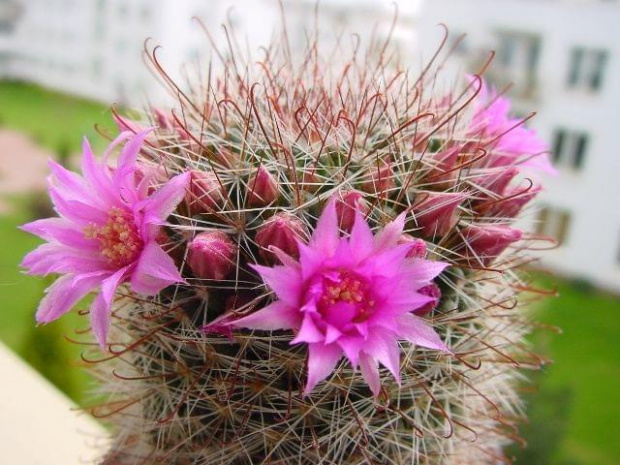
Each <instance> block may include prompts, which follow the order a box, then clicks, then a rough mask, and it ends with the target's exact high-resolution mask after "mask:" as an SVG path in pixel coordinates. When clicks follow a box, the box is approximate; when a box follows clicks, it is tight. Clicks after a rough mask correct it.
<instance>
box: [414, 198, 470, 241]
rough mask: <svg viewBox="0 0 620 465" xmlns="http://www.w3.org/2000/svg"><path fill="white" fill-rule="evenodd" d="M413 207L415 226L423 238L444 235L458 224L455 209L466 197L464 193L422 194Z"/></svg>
mask: <svg viewBox="0 0 620 465" xmlns="http://www.w3.org/2000/svg"><path fill="white" fill-rule="evenodd" d="M421 197H422V200H421V201H420V202H418V203H417V204H416V205H414V206H413V209H412V210H413V214H414V218H415V221H416V224H417V225H418V226H419V227H421V228H422V231H421V232H422V235H423V236H425V237H429V236H436V237H441V236H444V235H446V234H447V233H448V232H449V231H450V230H451V229H452V228H453V227H454V225H455V224H456V223H457V222H458V214H457V210H456V209H457V207H458V206H459V205H460V204H461V202H463V200H465V198H466V197H467V195H466V194H464V193H454V194H451V193H438V192H424V193H422V194H421Z"/></svg>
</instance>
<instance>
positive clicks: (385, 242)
mask: <svg viewBox="0 0 620 465" xmlns="http://www.w3.org/2000/svg"><path fill="white" fill-rule="evenodd" d="M406 215H407V212H403V213H401V214H400V215H398V216H397V217H396V219H395V220H394V221H391V222H390V223H388V224H387V225H385V227H384V228H383V230H382V231H381V232H380V233H379V234H377V235H376V236H375V251H376V252H380V251H382V250H385V249H388V248H390V247H393V246H395V245H396V244H397V242H398V239H399V238H400V236H401V234H402V233H403V229H404V228H405V218H406Z"/></svg>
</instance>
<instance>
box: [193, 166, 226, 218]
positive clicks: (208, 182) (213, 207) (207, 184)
mask: <svg viewBox="0 0 620 465" xmlns="http://www.w3.org/2000/svg"><path fill="white" fill-rule="evenodd" d="M185 202H186V203H187V205H188V206H189V209H190V213H191V214H196V213H212V212H214V211H217V210H219V207H221V206H222V204H223V203H224V196H223V195H222V186H221V185H220V182H219V181H218V179H217V177H216V176H215V174H214V173H212V172H211V171H195V170H192V171H190V183H189V189H188V191H187V194H186V195H185Z"/></svg>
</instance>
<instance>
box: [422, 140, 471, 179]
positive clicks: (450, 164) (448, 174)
mask: <svg viewBox="0 0 620 465" xmlns="http://www.w3.org/2000/svg"><path fill="white" fill-rule="evenodd" d="M462 149H463V147H461V146H460V145H455V146H453V147H450V148H446V149H445V150H443V151H441V152H438V153H435V154H433V160H434V162H435V166H434V167H432V168H431V169H430V170H429V171H428V173H427V175H426V180H428V182H429V183H432V184H433V185H434V186H437V187H441V188H448V187H450V185H453V184H454V181H455V180H456V178H457V176H458V170H454V171H452V170H453V168H454V167H455V166H456V163H457V161H458V158H459V155H460V153H461V151H462Z"/></svg>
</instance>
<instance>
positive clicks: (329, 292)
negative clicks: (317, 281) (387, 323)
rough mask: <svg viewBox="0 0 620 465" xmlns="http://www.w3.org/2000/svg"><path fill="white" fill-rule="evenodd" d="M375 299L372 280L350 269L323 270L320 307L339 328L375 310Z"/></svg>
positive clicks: (324, 315) (321, 311)
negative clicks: (370, 284) (371, 288)
mask: <svg viewBox="0 0 620 465" xmlns="http://www.w3.org/2000/svg"><path fill="white" fill-rule="evenodd" d="M374 306H375V302H374V300H373V298H372V292H371V290H370V286H369V285H368V281H367V280H366V278H364V277H363V276H360V275H358V274H357V273H354V272H352V271H349V270H338V271H335V270H331V271H327V272H324V273H322V292H321V296H320V298H319V299H318V304H317V309H318V311H319V313H321V315H323V318H325V320H326V321H327V322H328V323H330V324H333V325H335V326H336V327H339V328H342V327H343V326H346V325H347V324H349V323H361V322H363V321H365V320H366V319H368V318H369V317H370V315H372V313H373V312H374Z"/></svg>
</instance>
